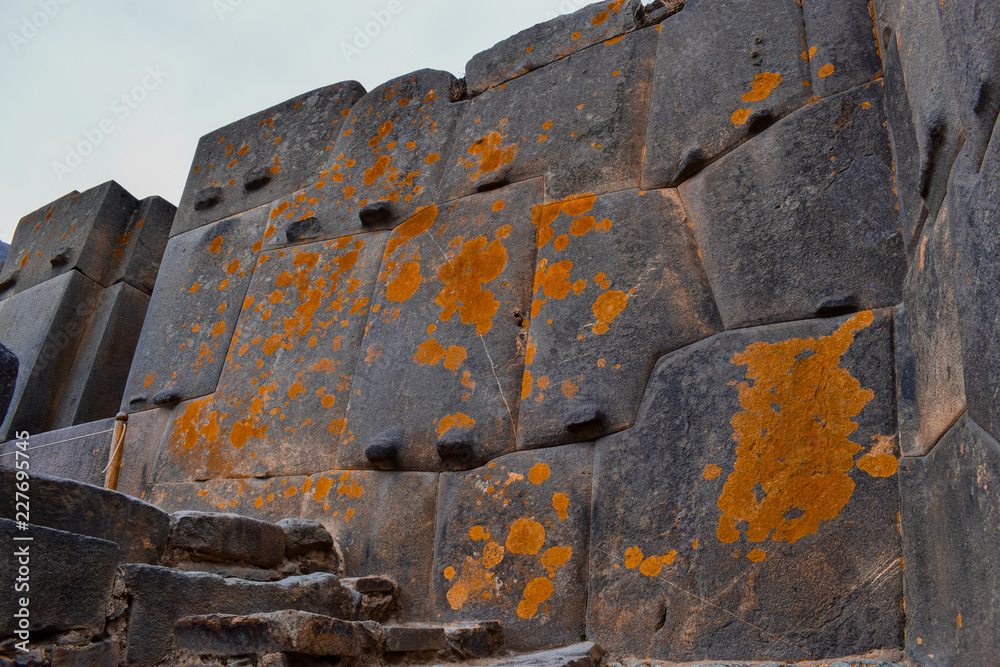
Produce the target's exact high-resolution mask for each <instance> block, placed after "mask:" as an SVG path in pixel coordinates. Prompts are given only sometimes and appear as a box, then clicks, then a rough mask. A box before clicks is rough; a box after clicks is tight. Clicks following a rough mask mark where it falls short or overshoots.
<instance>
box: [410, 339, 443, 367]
mask: <svg viewBox="0 0 1000 667" xmlns="http://www.w3.org/2000/svg"><path fill="white" fill-rule="evenodd" d="M444 355H445V349H444V347H443V346H442V345H441V344H440V343H438V342H437V340H436V339H434V338H431V339H430V340H425V341H424V342H423V343H421V344H420V345H419V346H418V347H417V353H416V354H414V355H413V361H414V362H415V363H417V364H420V365H421V366H436V365H437V364H439V363H441V359H442V358H443V357H444Z"/></svg>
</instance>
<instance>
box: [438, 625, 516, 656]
mask: <svg viewBox="0 0 1000 667" xmlns="http://www.w3.org/2000/svg"><path fill="white" fill-rule="evenodd" d="M444 631H445V643H446V644H447V648H445V650H444V651H443V652H442V653H440V654H439V657H441V658H444V659H447V660H450V661H452V662H462V661H465V660H477V659H480V658H490V657H493V656H498V655H503V653H504V652H505V642H504V634H503V627H502V626H501V625H500V623H499V622H498V621H482V622H479V623H460V624H456V625H446V626H445V628H444Z"/></svg>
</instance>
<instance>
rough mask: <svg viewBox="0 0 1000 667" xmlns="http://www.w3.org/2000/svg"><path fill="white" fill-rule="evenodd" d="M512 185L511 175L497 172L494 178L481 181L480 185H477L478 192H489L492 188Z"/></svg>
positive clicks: (496, 188) (497, 188)
mask: <svg viewBox="0 0 1000 667" xmlns="http://www.w3.org/2000/svg"><path fill="white" fill-rule="evenodd" d="M508 185H510V177H509V176H507V174H497V175H496V176H494V177H493V178H490V179H488V180H485V181H481V182H480V183H479V185H477V186H476V192H480V193H481V192H489V191H490V190H499V189H500V188H503V187H506V186H508Z"/></svg>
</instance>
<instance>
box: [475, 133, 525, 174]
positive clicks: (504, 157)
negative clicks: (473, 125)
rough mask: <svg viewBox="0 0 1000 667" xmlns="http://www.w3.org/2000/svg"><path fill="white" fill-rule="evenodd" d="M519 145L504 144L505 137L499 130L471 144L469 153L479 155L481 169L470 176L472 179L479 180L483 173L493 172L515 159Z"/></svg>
mask: <svg viewBox="0 0 1000 667" xmlns="http://www.w3.org/2000/svg"><path fill="white" fill-rule="evenodd" d="M517 150H518V145H517V144H511V145H509V146H504V145H503V137H502V136H500V133H499V132H495V131H494V132H490V133H489V134H487V135H486V136H485V137H482V138H481V139H478V140H477V141H475V142H474V143H473V144H472V145H471V146H469V150H468V153H469V155H472V156H475V157H478V159H479V169H478V171H476V172H475V173H473V174H472V175H471V176H470V180H473V181H475V180H477V179H479V178H480V177H481V176H482V175H483V174H489V173H492V172H494V171H496V170H498V169H500V167H503V166H504V165H508V164H510V163H511V162H513V161H514V157H515V156H516V155H517Z"/></svg>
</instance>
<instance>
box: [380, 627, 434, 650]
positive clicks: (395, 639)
mask: <svg viewBox="0 0 1000 667" xmlns="http://www.w3.org/2000/svg"><path fill="white" fill-rule="evenodd" d="M383 630H384V632H385V641H384V643H383V645H382V650H383V651H385V652H386V653H425V652H428V651H431V652H434V653H437V652H438V651H441V650H443V649H444V648H445V646H446V643H445V638H446V636H445V630H444V628H443V627H442V626H440V625H438V626H433V625H396V626H385V627H384V628H383Z"/></svg>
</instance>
